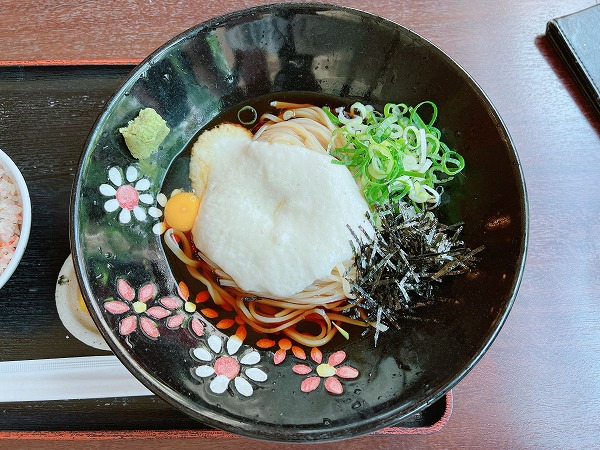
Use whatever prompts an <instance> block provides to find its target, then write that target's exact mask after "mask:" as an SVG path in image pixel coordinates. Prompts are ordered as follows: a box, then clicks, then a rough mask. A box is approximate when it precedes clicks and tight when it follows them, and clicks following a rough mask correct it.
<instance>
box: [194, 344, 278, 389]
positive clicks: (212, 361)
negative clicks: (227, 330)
mask: <svg viewBox="0 0 600 450" xmlns="http://www.w3.org/2000/svg"><path fill="white" fill-rule="evenodd" d="M207 344H208V348H206V347H198V348H195V349H194V350H193V355H194V357H195V358H197V359H198V360H200V361H202V362H205V363H206V364H204V365H201V366H199V367H196V369H195V374H196V375H197V376H199V377H201V378H209V377H213V378H212V379H211V381H210V385H209V389H210V390H211V391H212V392H214V393H215V394H222V393H223V392H225V391H226V390H227V388H228V387H229V385H230V383H231V382H232V381H233V383H232V384H233V387H234V388H235V390H236V391H237V392H238V393H239V394H240V395H243V396H244V397H250V396H251V395H252V394H253V393H254V387H253V386H252V384H251V383H250V381H253V382H255V383H261V382H264V381H266V380H267V374H266V373H265V372H264V371H263V370H261V369H259V368H258V367H253V366H255V365H256V364H258V363H259V362H260V353H258V352H257V351H256V350H254V349H252V350H250V351H249V352H245V353H243V354H241V355H237V353H238V351H239V350H240V348H241V347H242V340H241V339H239V338H238V337H237V336H231V337H230V338H228V339H227V340H226V343H225V345H223V340H222V339H221V338H220V337H219V336H216V335H214V334H213V335H212V336H210V337H209V338H208V340H207Z"/></svg>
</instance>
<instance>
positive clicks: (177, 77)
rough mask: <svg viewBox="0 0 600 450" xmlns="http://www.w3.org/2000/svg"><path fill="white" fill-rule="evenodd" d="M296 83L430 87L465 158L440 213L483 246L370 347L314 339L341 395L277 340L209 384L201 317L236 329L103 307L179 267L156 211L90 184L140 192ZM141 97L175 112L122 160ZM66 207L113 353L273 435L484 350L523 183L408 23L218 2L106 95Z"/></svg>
mask: <svg viewBox="0 0 600 450" xmlns="http://www.w3.org/2000/svg"><path fill="white" fill-rule="evenodd" d="M302 93H308V94H310V95H314V94H318V95H322V96H325V97H331V98H335V99H338V100H340V101H343V102H344V103H348V104H349V103H351V102H352V101H354V100H355V99H359V100H360V101H362V102H364V103H370V104H373V105H375V106H376V107H377V108H379V109H381V108H382V107H383V105H384V104H385V103H386V102H404V103H407V104H411V105H416V104H417V103H419V102H421V101H424V100H431V101H433V102H435V103H436V104H437V106H438V108H439V119H438V122H437V126H438V128H439V129H440V130H441V131H442V136H443V140H444V141H445V142H446V143H447V144H448V146H449V147H451V148H455V149H457V150H458V151H459V152H460V153H461V154H462V155H463V156H464V157H465V160H466V161H467V167H466V169H465V176H464V177H461V178H460V180H458V179H457V180H456V182H454V183H453V184H452V185H451V186H449V187H448V194H449V195H448V196H447V201H445V202H444V204H443V205H442V206H441V207H440V210H439V214H440V217H441V219H442V220H443V221H445V222H446V223H455V222H458V221H463V222H464V223H465V228H464V232H463V238H464V241H465V242H466V243H467V245H468V246H470V247H471V248H475V247H477V246H480V245H484V246H485V252H484V253H483V254H482V257H481V262H480V263H479V265H478V266H477V269H476V270H475V271H473V272H472V273H470V274H468V275H466V276H463V277H457V278H455V279H449V280H447V281H445V282H444V284H443V286H442V287H441V288H440V293H441V296H442V297H443V298H444V299H445V300H444V301H441V302H438V303H436V305H434V306H432V307H427V308H423V309H422V310H420V311H419V312H418V314H416V315H414V316H413V317H406V318H404V319H403V320H402V327H401V329H399V330H394V331H391V332H388V333H384V334H382V335H381V336H380V340H379V343H378V345H377V347H375V348H374V346H373V340H372V336H369V337H367V338H364V339H358V340H355V341H352V342H349V343H340V342H337V343H336V344H335V345H333V346H332V347H328V348H326V349H324V353H326V354H332V353H334V352H335V351H336V350H340V349H343V351H344V352H345V354H346V363H347V364H349V365H351V366H352V367H355V368H358V370H359V371H360V376H359V377H358V378H357V379H354V380H349V381H348V382H347V383H346V384H345V385H344V387H345V390H344V394H343V395H341V396H338V397H334V396H331V395H330V394H328V393H327V392H326V391H325V390H323V389H321V390H320V391H319V392H317V393H315V394H314V395H309V394H306V393H303V392H301V391H300V388H299V386H300V383H299V381H302V380H301V379H298V378H295V377H296V376H297V375H295V374H294V372H293V371H292V370H291V368H292V366H293V365H294V364H296V363H298V361H295V360H294V359H293V357H292V356H288V357H286V360H285V361H284V362H283V363H281V364H278V365H276V364H273V363H272V351H271V350H268V351H261V352H260V353H261V363H260V364H262V366H261V367H262V369H264V370H265V371H267V372H268V386H262V387H261V388H260V389H257V390H256V391H255V395H252V396H250V398H244V399H241V398H240V396H236V395H233V394H232V392H233V391H228V392H229V394H230V395H229V394H228V395H224V396H219V395H214V393H213V394H211V393H210V392H208V391H207V390H206V389H204V388H203V386H204V384H203V381H202V380H200V379H198V377H196V376H194V375H193V371H194V367H195V366H194V364H196V366H197V365H198V363H197V361H196V362H195V360H194V356H193V355H194V353H193V349H194V348H198V346H202V345H204V341H203V340H204V339H205V338H206V337H207V335H208V334H209V331H208V330H210V333H214V335H216V336H218V339H220V341H221V342H222V343H224V344H225V343H226V342H228V340H229V339H231V335H232V334H233V332H234V331H235V330H233V331H232V330H229V331H225V332H222V331H219V330H217V329H216V327H215V326H214V323H213V322H210V321H209V320H205V319H206V318H201V319H202V323H203V325H204V333H205V334H204V336H203V337H199V336H197V335H196V336H194V334H193V333H191V332H185V333H182V334H181V333H180V334H177V333H176V332H174V331H173V330H171V329H169V328H168V327H165V326H163V325H162V324H161V323H159V324H158V328H157V329H158V331H159V332H160V338H156V339H150V338H149V337H148V336H147V333H146V335H144V333H138V334H127V335H124V334H123V332H122V328H121V327H122V320H123V316H122V315H121V316H119V315H115V314H112V313H110V312H107V309H106V306H105V304H106V302H107V301H108V300H118V301H121V302H122V303H126V302H125V301H123V299H122V298H121V297H123V296H124V292H125V291H127V292H133V293H134V295H137V294H136V292H137V291H138V290H140V289H141V288H142V287H143V286H146V285H147V284H148V283H149V282H150V284H151V285H152V286H154V287H155V288H156V292H155V293H154V294H153V295H154V297H153V299H154V298H156V299H158V298H164V297H165V296H176V295H178V292H177V289H176V282H177V281H178V280H177V277H178V273H177V271H176V270H174V268H173V267H172V266H171V265H169V264H168V262H167V258H166V256H165V252H164V250H163V247H162V244H161V239H160V237H159V236H156V235H155V234H153V233H152V231H151V229H152V226H153V225H154V223H153V222H152V219H147V220H135V219H134V220H131V221H129V222H128V223H122V222H121V221H120V220H119V218H118V215H117V213H114V212H111V213H108V212H107V211H106V210H105V209H103V207H102V205H104V204H105V202H106V198H105V197H104V196H103V195H102V194H101V192H100V189H99V187H100V186H101V185H102V184H105V183H107V182H109V180H111V177H110V173H111V171H112V173H113V174H114V173H118V176H116V178H112V179H113V181H115V180H116V181H118V182H119V183H128V182H131V183H135V182H136V180H139V179H140V178H145V179H148V180H149V181H150V182H151V183H150V184H151V186H150V188H149V191H148V193H149V194H150V195H151V196H152V197H153V198H154V199H156V198H157V196H158V194H159V193H160V192H162V190H163V183H164V180H165V178H166V177H167V175H168V173H169V171H170V170H172V168H173V167H174V166H177V165H178V164H180V163H181V161H183V159H182V155H183V154H185V151H186V149H188V148H189V146H190V143H192V142H193V141H194V140H195V137H196V136H197V135H198V133H199V131H200V130H202V129H203V127H205V126H206V124H208V123H210V122H211V121H212V120H213V119H214V118H215V117H217V116H218V115H219V114H222V113H224V112H225V111H227V110H229V109H230V108H233V107H235V106H236V105H241V104H245V103H247V102H252V101H253V100H255V99H256V98H264V97H265V96H266V97H272V98H282V97H285V96H286V95H288V96H291V97H295V98H297V97H298V96H300V97H301V96H302V95H303V94H302ZM308 94H307V95H308ZM143 107H152V108H154V109H155V110H156V111H157V112H158V113H159V114H161V116H162V117H163V118H165V119H166V121H167V123H168V125H169V126H170V128H171V133H170V134H169V136H168V137H167V139H166V141H165V142H164V143H163V146H162V150H161V151H160V152H159V153H158V154H157V155H156V156H155V157H153V159H152V160H151V161H149V162H137V161H135V160H133V159H132V157H131V155H130V154H129V153H128V151H127V149H126V147H125V145H124V143H123V141H122V138H121V136H120V135H119V133H118V128H119V127H121V126H123V125H124V124H126V123H127V122H128V120H131V119H132V118H133V117H135V116H136V115H137V113H138V112H139V110H140V109H141V108H143ZM131 167H133V169H129V168H131ZM128 174H131V176H129V175H128ZM153 205H155V206H158V205H157V204H156V202H154V203H153ZM72 220H73V222H72V225H73V228H72V245H73V254H74V256H75V260H76V270H77V273H78V276H79V278H80V281H81V285H82V287H83V289H82V291H83V294H84V296H85V298H86V302H87V304H88V307H89V309H90V311H91V313H92V316H93V318H94V320H95V321H96V323H97V325H98V326H99V328H100V330H101V331H102V333H103V334H104V335H105V338H106V339H107V341H108V343H109V345H110V346H111V347H112V349H113V350H114V351H115V353H116V354H117V355H118V356H119V357H120V358H121V360H122V361H123V362H124V364H125V365H126V366H127V367H129V369H130V370H131V371H132V372H133V373H134V374H135V375H136V376H137V377H138V378H139V379H140V380H141V381H142V382H143V383H145V384H146V385H147V386H148V387H149V388H150V389H152V390H153V391H154V392H156V393H157V394H158V395H160V396H161V397H162V398H164V399H165V400H167V401H169V402H170V403H172V404H173V405H175V406H177V407H178V408H180V409H181V410H182V411H184V412H186V413H188V414H190V415H191V416H193V417H196V418H197V419H199V420H202V421H203V422H205V423H207V424H209V425H212V426H215V427H218V428H222V429H226V430H229V431H232V432H235V433H240V434H244V435H248V436H252V437H257V438H262V439H269V440H280V441H305V440H326V439H340V438H344V437H349V436H354V435H356V434H361V433H366V432H369V431H372V430H374V429H376V428H380V427H383V426H386V425H390V424H392V423H394V421H397V420H399V419H400V418H402V417H405V416H406V415H408V414H411V413H414V412H415V411H418V410H419V409H421V408H423V407H425V406H427V405H428V404H430V403H432V402H434V401H435V400H437V399H438V398H439V397H441V396H442V395H444V393H445V392H447V390H448V389H450V388H451V387H452V386H454V385H455V384H456V383H457V382H458V381H459V380H460V379H461V378H462V377H463V376H464V375H465V374H466V373H467V372H468V371H469V370H470V369H471V368H472V367H473V365H474V364H475V363H476V362H477V361H478V360H479V359H480V358H481V356H482V355H483V353H484V352H485V351H486V349H487V348H488V347H489V345H490V344H491V343H492V341H493V339H494V338H495V336H496V334H497V333H498V331H499V329H500V327H501V326H502V324H503V322H504V320H505V319H506V316H507V314H508V312H509V310H510V307H511V305H512V302H513V301H514V298H515V295H516V291H517V288H518V285H519V282H520V278H521V272H522V269H523V264H524V257H525V248H526V241H527V207H526V198H525V188H524V182H523V177H522V174H521V170H520V166H519V162H518V158H517V155H516V152H515V149H514V147H513V145H512V143H511V140H510V137H509V135H508V133H507V131H506V129H505V127H504V126H503V124H502V121H501V119H500V118H499V116H498V114H497V112H496V111H495V109H494V108H493V106H492V105H491V104H490V102H489V100H488V99H487V97H486V96H485V94H484V93H483V92H482V91H481V89H480V88H479V87H478V86H477V85H476V83H475V82H474V81H473V80H472V79H471V77H470V76H469V75H468V74H467V73H465V72H464V71H463V70H462V69H461V68H460V67H459V66H458V65H457V64H456V63H455V62H453V61H452V60H451V59H450V58H449V57H448V56H447V55H445V54H444V53H443V52H442V51H441V50H439V49H438V48H437V47H435V46H434V45H432V44H431V43H429V42H428V41H426V40H425V39H423V38H421V37H420V36H418V35H416V34H415V33H413V32H411V31H410V30H408V29H407V28H404V27H402V26H400V25H397V24H394V23H392V22H389V21H387V20H384V19H382V18H380V17H376V16H373V15H370V14H366V13H363V12H359V11H356V10H351V9H346V8H341V7H333V6H327V5H318V4H309V5H304V4H291V5H290V4H285V5H269V6H265V7H259V8H254V9H251V10H246V11H241V12H236V13H232V14H229V15H227V16H223V17H219V18H216V19H214V20H211V21H208V22H206V23H204V24H201V25H199V26H197V27H195V28H193V29H191V30H189V31H187V32H185V33H184V34H182V35H181V36H179V37H177V38H175V39H174V40H172V41H171V42H169V43H167V44H165V45H164V46H163V47H161V48H160V49H158V50H157V51H156V52H155V53H153V54H152V55H151V56H150V57H149V58H148V59H146V60H145V61H144V62H143V63H142V64H141V65H140V66H139V67H138V68H136V69H135V71H134V72H133V73H132V74H131V76H130V77H129V78H128V80H127V81H126V82H125V83H124V85H123V86H122V88H121V89H120V90H119V91H118V92H117V93H116V94H115V96H114V98H113V99H112V100H111V101H110V102H109V103H108V104H107V106H106V108H105V110H104V112H103V113H102V115H101V116H100V118H99V120H98V122H97V124H96V125H95V127H94V129H93V131H92V133H91V135H90V137H89V141H88V144H87V147H86V149H85V152H84V154H83V156H82V160H81V163H80V167H79V170H78V173H77V180H76V184H75V189H74V194H73V202H72ZM123 282H125V285H126V286H127V289H125V288H123V286H124V284H123ZM122 288H123V289H122ZM119 299H120V300H119ZM140 320H141V319H140ZM188 331H189V330H188ZM244 345H245V347H243V349H242V350H240V352H242V353H243V352H244V351H245V352H252V351H253V343H252V342H248V341H247V342H245V343H244ZM335 346H337V347H335ZM246 347H247V348H246ZM334 347H335V348H334ZM291 402H293V403H294V405H295V407H294V408H293V409H290V408H289V405H290V403H291Z"/></svg>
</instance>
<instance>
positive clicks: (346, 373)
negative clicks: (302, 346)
mask: <svg viewBox="0 0 600 450" xmlns="http://www.w3.org/2000/svg"><path fill="white" fill-rule="evenodd" d="M310 358H311V359H312V360H313V361H314V362H315V363H317V366H316V369H315V372H316V375H311V376H309V377H307V378H305V379H304V381H302V384H301V385H300V390H302V392H312V391H314V390H315V389H317V388H318V387H319V385H320V384H321V379H322V378H323V379H324V380H325V383H324V385H325V389H326V390H327V392H329V393H331V394H334V395H341V394H343V393H344V385H343V384H342V382H341V381H340V379H346V380H349V379H354V378H356V377H358V375H359V372H358V370H357V369H355V368H354V367H351V366H340V364H342V363H343V362H344V360H345V359H346V352H344V351H343V350H340V351H337V352H335V353H332V354H331V355H330V356H329V358H328V359H327V362H326V363H324V362H323V354H322V353H321V350H319V349H318V348H316V347H315V348H313V349H312V350H311V352H310ZM292 370H293V371H294V373H297V374H298V375H309V374H311V373H312V372H313V367H311V366H309V365H308V364H296V365H295V366H294V367H292Z"/></svg>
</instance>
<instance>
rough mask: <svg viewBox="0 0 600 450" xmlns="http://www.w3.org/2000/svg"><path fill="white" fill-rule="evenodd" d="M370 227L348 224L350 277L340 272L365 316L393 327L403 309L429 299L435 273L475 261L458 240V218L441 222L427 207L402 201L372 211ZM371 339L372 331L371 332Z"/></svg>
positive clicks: (436, 280) (465, 266)
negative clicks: (353, 275)
mask: <svg viewBox="0 0 600 450" xmlns="http://www.w3.org/2000/svg"><path fill="white" fill-rule="evenodd" d="M375 217H377V219H376V220H377V221H378V223H377V226H376V225H375V223H374V222H373V221H372V220H371V219H370V218H369V220H371V222H372V225H373V228H374V230H375V231H374V233H373V234H372V236H370V235H369V234H368V233H367V232H366V231H365V230H364V229H362V228H360V229H359V230H358V231H359V232H356V230H352V229H350V232H351V233H352V236H353V238H354V241H355V242H353V241H351V242H350V243H351V245H352V248H353V252H354V265H353V267H355V268H356V278H355V279H352V278H349V277H348V273H349V272H350V270H348V272H347V274H346V278H347V280H348V282H349V283H350V285H351V290H352V294H354V295H355V296H356V300H354V302H356V305H357V306H360V307H361V308H362V309H363V310H364V312H365V314H366V315H367V320H368V321H369V322H375V323H376V324H377V327H376V328H377V332H376V333H377V334H378V332H379V330H380V329H381V327H379V325H380V324H382V323H383V324H386V325H393V326H395V327H396V328H399V323H398V318H399V317H400V315H401V313H402V312H403V311H404V312H406V311H410V310H411V308H414V307H416V306H421V305H423V304H431V302H432V300H433V299H434V298H435V296H434V286H435V285H436V284H437V283H439V282H440V280H441V278H442V277H444V276H448V275H458V274H462V273H465V272H468V271H470V270H471V268H472V267H473V266H474V263H475V262H476V261H477V258H476V257H475V255H476V254H477V253H479V252H480V251H482V250H483V248H484V247H483V246H481V247H478V248H476V249H474V250H471V249H469V248H466V247H465V244H464V242H463V241H461V240H460V237H459V236H460V233H461V231H462V229H463V224H462V223H457V224H454V225H444V224H442V223H440V222H439V221H438V219H437V218H436V216H435V215H434V213H433V212H432V211H422V212H415V210H414V208H413V207H412V206H411V205H409V204H408V203H405V202H399V203H397V204H395V205H394V206H390V205H387V206H386V207H385V208H382V207H380V208H378V209H377V210H376V211H375ZM376 339H377V336H376Z"/></svg>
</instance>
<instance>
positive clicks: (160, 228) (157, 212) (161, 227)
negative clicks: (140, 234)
mask: <svg viewBox="0 0 600 450" xmlns="http://www.w3.org/2000/svg"><path fill="white" fill-rule="evenodd" d="M181 192H183V191H182V190H181V189H173V192H171V197H173V196H174V195H177V194H179V193H181ZM168 201H169V198H167V196H166V195H165V194H163V193H162V192H161V193H160V194H158V195H157V196H156V203H158V206H160V208H150V210H149V211H148V214H150V215H151V216H152V217H154V218H155V219H160V218H161V217H162V215H163V211H164V209H165V206H167V202H168ZM165 231H167V224H166V222H165V221H164V220H163V221H161V222H157V223H155V224H154V226H153V227H152V232H153V233H154V234H157V235H159V236H160V235H161V234H163V233H164V232H165Z"/></svg>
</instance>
